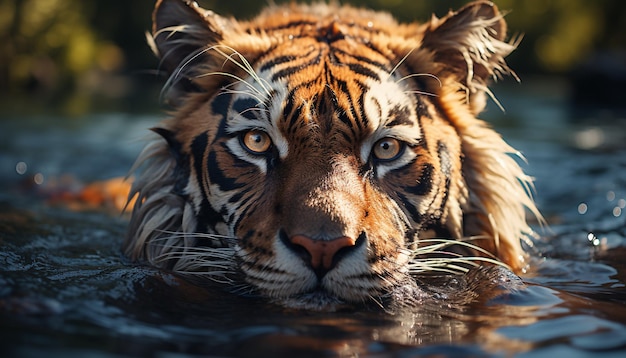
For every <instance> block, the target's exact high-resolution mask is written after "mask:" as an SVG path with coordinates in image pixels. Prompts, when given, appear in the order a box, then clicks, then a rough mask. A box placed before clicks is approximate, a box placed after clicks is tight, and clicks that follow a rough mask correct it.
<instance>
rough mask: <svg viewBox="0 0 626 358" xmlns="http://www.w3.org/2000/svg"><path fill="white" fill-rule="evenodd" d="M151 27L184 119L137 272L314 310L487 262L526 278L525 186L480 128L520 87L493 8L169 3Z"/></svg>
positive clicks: (161, 167) (149, 193)
mask: <svg viewBox="0 0 626 358" xmlns="http://www.w3.org/2000/svg"><path fill="white" fill-rule="evenodd" d="M153 22H154V25H153V31H152V34H151V36H149V40H150V42H151V44H152V46H153V50H154V51H155V53H156V54H157V55H158V56H159V58H160V60H161V62H160V66H161V69H163V70H164V71H166V72H167V73H168V74H169V80H168V82H167V84H166V88H165V92H164V93H165V96H166V99H167V101H168V102H169V103H170V104H171V105H172V106H173V107H174V109H175V110H174V112H173V113H172V116H171V118H170V119H167V120H165V121H164V122H162V123H161V125H160V126H159V127H158V128H155V129H154V131H155V132H156V133H157V134H158V135H159V136H155V138H154V140H153V141H152V142H150V143H149V144H148V145H147V146H146V148H145V150H144V151H143V153H142V154H141V155H140V158H139V159H138V162H137V164H136V165H137V166H139V167H141V168H142V170H140V171H139V174H138V175H137V178H136V180H135V182H134V184H133V190H132V194H131V195H133V196H135V197H136V198H137V199H138V200H137V201H136V204H135V206H134V208H133V213H132V219H131V223H130V231H129V235H128V237H127V239H126V241H125V243H124V249H125V252H126V253H127V254H128V255H129V256H130V257H132V258H134V259H138V260H144V261H148V262H149V263H151V264H152V265H155V266H158V267H162V268H166V269H170V270H173V271H175V272H178V273H181V274H185V275H187V276H189V277H195V278H197V279H199V280H205V281H211V280H212V281H220V282H225V283H226V284H228V285H229V286H230V287H232V288H236V289H239V290H242V291H243V290H245V291H249V292H254V293H258V294H260V295H262V296H266V297H271V298H274V299H276V300H277V301H280V302H283V303H286V304H289V302H291V303H293V302H305V301H307V300H308V301H307V302H310V303H311V305H312V306H316V307H323V306H326V305H327V303H328V302H345V303H350V304H352V303H362V302H363V303H367V302H376V303H380V304H385V302H387V301H389V300H392V301H393V300H394V299H396V298H397V297H401V296H402V295H401V294H399V292H409V294H407V295H409V296H410V295H411V294H410V292H412V289H414V288H415V287H416V281H415V277H414V276H415V275H419V274H420V273H424V272H433V271H438V270H440V271H450V270H462V269H463V267H464V265H465V264H471V263H472V262H474V260H476V259H477V258H478V257H483V259H482V260H484V261H485V262H487V261H492V262H493V261H498V262H502V263H504V264H507V265H508V266H510V267H511V268H513V269H514V270H520V269H522V268H523V267H524V265H525V264H524V260H523V258H524V255H523V252H522V249H521V245H520V240H521V239H523V238H524V237H525V235H527V234H528V233H530V232H531V230H530V228H529V226H528V225H527V222H526V210H527V209H530V211H531V212H532V213H534V214H535V215H537V216H539V213H538V212H537V209H536V208H535V205H534V204H533V201H532V199H531V198H530V196H529V186H530V185H531V182H530V178H528V177H527V176H525V175H524V173H523V172H522V171H521V169H520V167H519V166H518V164H517V162H516V161H515V160H514V159H513V158H512V157H511V156H510V153H516V152H515V151H514V150H513V149H512V148H511V147H509V146H508V145H507V144H506V143H505V142H504V141H503V140H502V139H501V138H500V136H499V135H498V134H497V133H496V132H494V131H493V130H492V129H490V128H489V127H488V126H487V125H486V124H485V123H484V122H483V121H481V120H479V119H477V118H476V116H477V114H478V113H479V112H480V111H481V110H482V109H483V108H484V106H485V97H486V94H487V95H488V94H490V92H489V90H488V89H487V87H486V86H487V84H488V82H489V80H490V79H491V78H497V77H499V76H501V75H503V74H512V72H511V71H510V70H509V68H508V67H507V65H506V63H505V61H504V57H505V56H506V55H508V54H509V53H510V52H511V51H512V50H513V49H514V47H515V45H514V43H512V42H505V34H506V24H505V22H504V20H503V17H502V15H501V14H500V13H499V12H498V10H497V8H496V7H495V6H494V5H493V4H491V3H487V2H476V3H472V4H469V5H467V6H466V7H464V8H462V9H461V10H459V11H458V12H450V13H449V14H448V15H447V16H445V17H443V18H441V19H439V18H436V17H433V18H432V19H431V20H430V21H429V22H427V23H424V24H398V23H397V22H396V21H395V20H393V19H392V18H391V17H390V16H389V15H387V14H384V13H379V12H373V11H368V10H363V9H356V8H352V7H347V6H344V7H340V6H338V5H326V4H314V5H294V4H292V5H287V6H270V7H269V8H268V9H267V10H265V11H264V12H263V13H261V14H260V15H259V16H258V17H256V18H255V19H253V20H250V21H245V22H243V21H237V20H235V19H230V18H224V17H221V16H219V15H217V14H215V13H213V12H211V11H208V10H204V9H202V8H200V7H199V6H198V5H197V4H195V3H193V2H188V1H182V0H160V1H158V2H157V5H156V8H155V11H154V14H153ZM405 296H406V295H405Z"/></svg>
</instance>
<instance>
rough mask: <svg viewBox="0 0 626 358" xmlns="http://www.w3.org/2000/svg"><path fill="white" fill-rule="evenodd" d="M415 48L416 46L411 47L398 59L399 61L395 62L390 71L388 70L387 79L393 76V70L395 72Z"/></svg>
mask: <svg viewBox="0 0 626 358" xmlns="http://www.w3.org/2000/svg"><path fill="white" fill-rule="evenodd" d="M416 49H417V47H414V48H412V49H411V50H410V51H409V52H407V54H406V55H404V57H402V58H401V59H400V61H398V63H396V65H395V66H394V67H393V68H392V69H391V71H389V75H388V76H387V78H386V80H387V81H388V80H389V79H390V78H391V76H393V74H394V72H396V71H397V70H398V68H400V66H401V65H402V64H403V63H404V61H406V60H407V58H409V56H410V55H411V53H413V51H415V50H416Z"/></svg>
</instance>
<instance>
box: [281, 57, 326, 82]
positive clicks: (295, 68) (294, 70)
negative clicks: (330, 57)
mask: <svg viewBox="0 0 626 358" xmlns="http://www.w3.org/2000/svg"><path fill="white" fill-rule="evenodd" d="M321 58H322V54H321V53H318V54H317V56H315V57H313V59H311V60H310V61H308V62H304V63H299V64H296V65H294V66H291V67H286V68H284V69H282V70H280V71H278V72H276V73H274V74H273V75H272V78H271V81H272V82H276V81H278V80H279V79H282V78H285V77H289V76H291V75H293V74H294V73H297V72H299V71H301V70H303V69H304V68H306V67H309V66H312V65H316V64H318V63H320V60H321Z"/></svg>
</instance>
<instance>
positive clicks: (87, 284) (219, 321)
mask: <svg viewBox="0 0 626 358" xmlns="http://www.w3.org/2000/svg"><path fill="white" fill-rule="evenodd" d="M520 87H521V88H520ZM520 87H515V88H514V89H508V88H503V89H500V90H498V89H497V90H496V93H498V94H499V98H500V100H501V101H502V102H503V104H504V105H505V107H506V108H507V114H506V115H502V114H501V113H500V112H498V110H497V109H496V108H495V107H494V108H491V109H490V110H489V111H488V112H487V114H486V115H485V117H487V118H490V119H491V120H492V122H493V123H494V124H495V125H496V126H497V127H498V129H499V131H500V132H502V133H503V134H504V136H505V137H506V138H507V139H508V140H509V141H510V142H512V144H513V145H514V146H516V147H517V148H519V149H521V150H522V151H523V152H524V154H525V156H526V157H527V159H528V161H529V163H530V165H529V166H528V171H529V172H530V173H531V174H532V175H534V176H535V177H536V179H537V181H536V187H537V193H538V194H537V201H538V203H539V206H540V208H541V209H542V211H543V212H544V214H545V215H546V217H547V218H548V221H549V223H550V227H549V229H547V230H546V231H544V232H543V234H542V236H541V237H540V238H538V239H537V240H536V248H534V249H533V252H534V254H533V265H532V269H531V270H530V271H529V272H528V273H526V274H524V275H523V276H522V279H521V281H520V280H517V279H515V278H512V277H509V276H506V275H504V274H503V273H502V272H489V271H481V270H478V271H476V272H472V273H470V274H469V275H468V276H467V277H459V278H442V279H441V282H439V286H438V287H439V291H437V292H435V291H433V292H434V293H435V294H434V295H433V297H440V299H433V300H426V301H425V302H423V304H422V305H420V306H419V307H416V308H414V309H407V310H398V311H394V312H373V311H356V312H354V311H341V312H336V313H311V312H302V311H296V310H285V309H282V308H280V307H276V306H273V305H271V304H269V303H266V302H263V301H261V300H258V299H252V298H242V297H237V296H233V295H229V294H226V293H224V292H222V291H220V290H217V289H214V288H200V287H196V286H193V285H191V284H189V283H186V282H185V281H182V280H180V279H179V278H177V277H175V276H173V275H171V274H169V273H166V272H161V271H158V270H154V269H151V268H148V267H143V266H138V265H134V264H132V263H129V262H128V261H127V260H126V259H125V258H124V257H122V255H121V254H120V251H119V247H120V244H121V241H122V238H123V236H124V232H125V223H126V221H125V218H124V217H123V216H119V215H116V214H111V213H106V212H98V211H72V210H69V209H66V208H59V207H55V206H51V205H48V204H46V203H45V202H44V201H43V200H42V199H41V197H40V196H39V195H37V194H36V192H37V190H38V188H40V187H41V186H40V185H39V184H37V183H39V182H43V185H46V184H49V183H50V182H51V181H53V180H55V179H58V178H60V177H62V176H63V175H66V174H71V175H72V176H73V177H75V178H80V179H82V180H86V181H90V180H96V179H105V178H108V177H113V176H119V175H124V174H125V173H126V170H127V169H128V167H129V166H130V165H131V163H132V161H133V159H134V157H135V156H136V155H137V153H138V151H139V150H140V148H141V146H142V142H141V138H142V136H143V135H144V134H145V133H146V131H145V128H148V127H150V126H152V125H154V123H155V122H156V121H157V120H158V118H157V117H155V116H146V117H140V118H138V117H133V118H126V117H125V116H124V115H116V114H111V115H94V116H92V117H90V118H85V119H81V120H67V119H61V118H44V117H42V118H5V119H3V120H2V122H1V123H0V125H1V126H2V127H1V128H2V131H1V133H0V148H1V151H0V185H1V188H2V189H1V191H0V355H1V356H16V357H40V356H50V357H72V356H74V357H123V356H156V357H180V356H199V355H201V356H206V355H209V356H281V355H288V356H337V355H338V356H363V355H365V356H374V357H379V356H389V355H397V356H399V357H410V356H415V355H420V356H434V355H442V356H484V355H494V356H508V355H513V354H515V355H519V356H528V357H544V356H571V357H576V356H591V355H593V356H607V357H608V356H623V355H624V354H625V353H626V260H625V259H624V258H625V257H626V219H625V217H626V208H625V207H626V145H624V143H626V141H624V139H625V137H626V130H625V129H624V128H625V126H624V125H625V122H624V121H623V120H621V122H620V120H619V118H614V119H613V120H611V121H602V120H601V117H602V114H600V115H595V116H594V117H592V119H593V120H592V121H589V120H586V121H585V120H583V121H575V122H574V121H572V120H571V119H572V116H571V114H570V113H569V112H568V111H567V106H566V105H565V103H564V102H563V98H562V96H561V95H560V94H561V93H563V91H562V89H561V88H553V87H546V86H542V87H540V88H541V89H542V91H543V92H542V91H540V90H538V89H536V88H533V87H532V84H530V85H527V86H526V87H524V86H520ZM528 87H530V88H528ZM524 88H526V89H527V90H528V91H529V92H528V93H532V96H529V95H526V94H525V93H521V94H520V92H519V91H520V90H522V89H524ZM70 183H71V182H70ZM476 277H479V278H481V279H482V281H480V282H478V284H477V283H476V282H475V281H476V279H475V278H476ZM485 277H490V278H492V280H490V281H491V283H489V284H485V281H484V278H485ZM473 278H474V279H473ZM471 292H474V293H476V294H477V296H476V297H473V296H472V297H473V299H470V298H472V297H470V296H464V295H466V294H469V293H471ZM446 293H447V294H448V299H443V296H446ZM454 294H456V298H454V297H452V296H454ZM451 297H452V298H451ZM462 298H466V299H462Z"/></svg>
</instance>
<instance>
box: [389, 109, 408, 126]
mask: <svg viewBox="0 0 626 358" xmlns="http://www.w3.org/2000/svg"><path fill="white" fill-rule="evenodd" d="M389 118H390V119H391V118H393V119H392V121H391V122H389V124H388V125H389V126H398V125H407V126H409V125H412V124H414V123H413V121H412V120H411V111H410V110H409V109H408V108H406V107H404V106H401V105H396V106H394V107H393V108H392V109H391V111H389Z"/></svg>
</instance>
